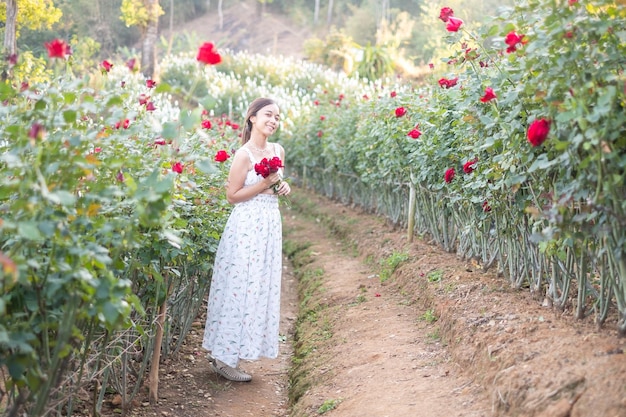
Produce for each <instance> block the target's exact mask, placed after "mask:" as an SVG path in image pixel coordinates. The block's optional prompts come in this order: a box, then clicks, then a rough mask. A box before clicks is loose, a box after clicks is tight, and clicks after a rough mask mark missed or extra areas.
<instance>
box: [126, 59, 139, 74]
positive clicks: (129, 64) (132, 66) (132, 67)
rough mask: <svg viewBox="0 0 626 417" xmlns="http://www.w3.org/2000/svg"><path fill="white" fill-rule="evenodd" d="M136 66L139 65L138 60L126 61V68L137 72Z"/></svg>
mask: <svg viewBox="0 0 626 417" xmlns="http://www.w3.org/2000/svg"><path fill="white" fill-rule="evenodd" d="M136 64H137V60H136V59H135V58H131V59H129V60H128V61H126V66H127V67H128V69H129V70H131V71H135V66H136Z"/></svg>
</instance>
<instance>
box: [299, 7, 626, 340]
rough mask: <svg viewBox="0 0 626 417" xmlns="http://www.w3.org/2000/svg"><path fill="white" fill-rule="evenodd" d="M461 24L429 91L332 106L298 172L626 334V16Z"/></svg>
mask: <svg viewBox="0 0 626 417" xmlns="http://www.w3.org/2000/svg"><path fill="white" fill-rule="evenodd" d="M461 15H462V11H461V10H452V9H451V8H449V7H445V8H443V9H442V10H441V14H440V16H439V18H440V19H441V21H442V22H441V27H442V29H443V30H445V32H446V34H447V35H446V39H447V40H448V41H449V44H450V48H451V50H452V53H451V56H450V57H449V58H447V59H445V61H444V65H445V66H446V67H447V70H446V72H445V73H443V74H441V73H436V72H434V73H433V77H432V78H431V79H430V82H429V83H428V85H426V86H421V87H416V88H415V89H411V90H407V89H402V90H401V91H400V90H397V91H396V90H392V91H389V88H386V89H381V90H380V91H378V92H377V94H376V96H372V95H362V96H357V95H355V94H354V93H353V92H350V93H348V90H345V91H344V94H345V95H335V96H332V95H321V96H318V97H316V101H315V104H316V106H315V109H314V111H313V112H312V113H311V115H310V117H309V118H308V120H307V122H306V124H305V125H304V127H305V132H304V133H303V132H299V133H298V134H297V135H293V137H292V143H289V147H290V149H291V150H292V153H291V155H292V158H294V150H295V154H296V156H295V160H294V161H293V162H291V165H294V164H296V165H298V173H299V175H300V176H302V177H303V178H302V179H303V180H304V181H306V182H307V184H310V185H312V186H313V187H315V188H316V189H317V190H319V191H321V192H325V193H327V194H328V195H330V196H332V197H334V198H338V199H341V200H343V201H346V202H350V203H358V204H362V205H363V206H365V207H367V208H368V209H370V210H372V211H376V212H379V213H382V214H385V215H387V216H389V217H390V218H392V219H393V220H394V221H396V222H398V223H403V224H408V223H410V222H412V221H415V225H416V229H417V233H419V234H425V235H428V236H430V238H431V239H433V240H435V241H437V242H438V243H439V244H441V245H442V246H443V247H444V248H446V249H447V250H450V251H456V252H458V253H459V254H460V255H462V256H464V257H467V258H469V257H472V258H476V259H478V260H479V261H480V262H481V263H482V265H483V267H484V268H485V269H487V268H488V267H490V266H492V265H497V267H498V268H499V270H500V271H501V272H502V273H504V274H505V276H506V277H508V279H509V280H510V281H511V283H512V284H513V285H515V286H516V287H528V288H530V290H531V291H532V292H533V293H534V294H535V295H536V296H537V297H538V298H539V299H540V300H544V299H546V300H548V301H549V302H551V303H553V304H554V305H555V306H556V307H557V308H560V309H562V310H565V309H567V310H570V311H573V312H574V314H575V315H576V316H577V317H579V318H583V317H587V316H589V315H593V316H594V317H595V319H596V320H597V322H598V324H602V323H604V322H605V321H606V320H607V318H608V317H609V310H610V307H611V306H614V307H615V308H614V310H613V311H614V315H612V316H611V320H612V321H613V320H615V322H616V323H615V324H616V325H617V326H618V328H619V330H620V331H621V332H622V333H624V332H626V235H625V234H624V232H623V230H624V227H623V226H624V224H626V203H624V200H623V198H622V197H621V196H623V195H625V192H626V190H625V187H624V179H625V175H626V154H625V153H624V149H625V146H626V127H625V126H626V112H625V111H624V107H625V106H626V102H625V100H626V99H625V76H624V68H623V66H624V60H623V57H624V56H625V54H624V52H625V45H626V43H625V42H624V39H625V38H626V32H625V30H624V27H625V26H624V20H625V18H626V11H625V8H624V6H623V5H620V4H618V3H616V2H613V1H606V0H600V1H586V2H579V1H575V0H570V1H554V0H530V1H525V2H521V3H519V4H518V6H516V7H515V8H514V9H511V10H509V11H508V12H507V13H505V14H504V15H502V16H501V17H499V18H497V19H496V20H495V21H494V23H493V25H492V26H490V27H484V28H478V29H475V30H473V29H470V27H471V25H470V24H468V23H467V22H464V21H463V19H462V16H461ZM412 194H413V196H414V198H410V197H411V196H412ZM409 201H411V203H409ZM411 204H414V207H417V209H416V211H415V212H416V214H415V218H414V219H410V218H408V215H409V213H412V210H411Z"/></svg>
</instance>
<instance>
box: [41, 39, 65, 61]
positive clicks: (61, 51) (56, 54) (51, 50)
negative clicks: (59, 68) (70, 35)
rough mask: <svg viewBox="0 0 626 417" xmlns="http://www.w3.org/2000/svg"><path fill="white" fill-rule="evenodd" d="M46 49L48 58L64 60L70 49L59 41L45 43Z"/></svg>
mask: <svg viewBox="0 0 626 417" xmlns="http://www.w3.org/2000/svg"><path fill="white" fill-rule="evenodd" d="M44 45H45V46H46V48H47V49H48V56H49V57H50V58H63V59H64V58H65V55H69V53H70V47H69V46H68V45H67V44H66V43H65V42H63V41H62V40H60V39H55V40H53V41H52V42H46V43H45V44H44Z"/></svg>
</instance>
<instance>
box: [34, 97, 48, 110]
mask: <svg viewBox="0 0 626 417" xmlns="http://www.w3.org/2000/svg"><path fill="white" fill-rule="evenodd" d="M47 105H48V103H46V100H45V99H43V98H42V99H40V100H37V103H35V110H44V109H45V108H46V106H47Z"/></svg>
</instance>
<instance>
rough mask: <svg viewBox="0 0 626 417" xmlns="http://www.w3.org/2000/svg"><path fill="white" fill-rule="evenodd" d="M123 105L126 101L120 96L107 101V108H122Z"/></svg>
mask: <svg viewBox="0 0 626 417" xmlns="http://www.w3.org/2000/svg"><path fill="white" fill-rule="evenodd" d="M123 104H124V101H123V100H122V98H121V97H120V96H114V97H111V98H110V99H109V101H107V107H117V106H122V105H123Z"/></svg>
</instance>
